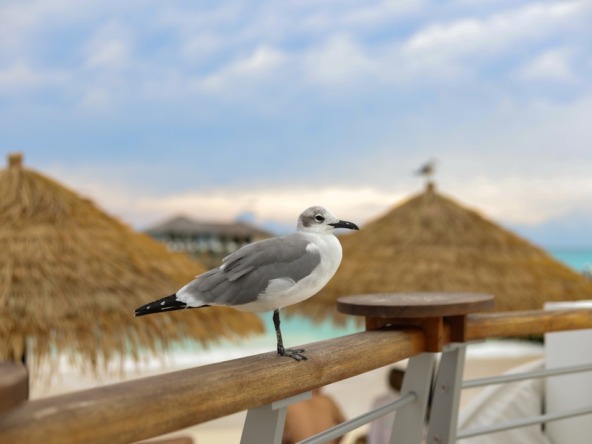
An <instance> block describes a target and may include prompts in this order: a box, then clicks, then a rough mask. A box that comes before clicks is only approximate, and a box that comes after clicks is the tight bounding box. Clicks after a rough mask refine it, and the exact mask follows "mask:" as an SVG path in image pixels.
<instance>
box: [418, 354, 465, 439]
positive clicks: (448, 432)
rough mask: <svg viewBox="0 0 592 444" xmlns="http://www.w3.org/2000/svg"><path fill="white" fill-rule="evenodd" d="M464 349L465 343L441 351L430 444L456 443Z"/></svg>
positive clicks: (430, 427) (431, 413) (430, 423)
mask: <svg viewBox="0 0 592 444" xmlns="http://www.w3.org/2000/svg"><path fill="white" fill-rule="evenodd" d="M465 349H466V346H465V345H464V344H451V345H450V346H449V347H448V348H447V349H445V350H444V351H443V352H442V357H441V358H440V365H439V367H438V373H437V375H436V383H435V385H434V395H433V399H432V408H431V412H430V421H429V426H428V440H427V443H428V444H453V443H454V442H456V428H457V424H458V408H459V401H460V392H461V389H462V375H463V369H464V362H465Z"/></svg>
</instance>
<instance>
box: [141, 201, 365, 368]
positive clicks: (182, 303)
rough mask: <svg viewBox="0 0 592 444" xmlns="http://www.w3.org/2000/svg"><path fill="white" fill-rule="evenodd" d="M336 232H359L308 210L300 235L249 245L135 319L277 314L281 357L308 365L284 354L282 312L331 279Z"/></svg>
mask: <svg viewBox="0 0 592 444" xmlns="http://www.w3.org/2000/svg"><path fill="white" fill-rule="evenodd" d="M335 228H347V229H350V230H358V229H359V228H358V226H357V225H356V224H354V223H352V222H347V221H343V220H339V219H338V218H337V217H335V216H334V215H333V213H331V212H330V211H329V210H327V209H325V208H323V207H319V206H314V207H310V208H308V209H307V210H305V211H304V212H303V213H302V214H301V215H300V217H299V218H298V227H297V231H296V233H292V234H288V235H286V236H281V237H275V238H271V239H265V240H261V241H258V242H254V243H252V244H248V245H245V246H244V247H242V248H240V249H239V250H237V251H235V252H234V253H232V254H230V255H229V256H227V257H226V258H224V259H223V260H222V262H223V263H222V265H220V266H219V267H218V268H214V269H212V270H210V271H207V272H205V273H203V274H200V275H199V276H197V277H196V278H195V279H194V280H192V281H191V282H189V283H188V284H187V285H185V286H184V287H183V288H181V289H180V290H179V291H177V292H176V293H175V294H172V295H170V296H166V297H164V298H162V299H159V300H157V301H154V302H150V303H149V304H146V305H143V306H142V307H139V308H137V309H136V311H135V316H144V315H147V314H152V313H161V312H166V311H172V310H179V309H184V308H199V307H207V306H211V305H219V306H228V307H233V308H235V309H237V310H241V311H252V312H260V311H271V310H273V323H274V326H275V332H276V336H277V352H278V354H279V355H281V356H289V357H291V358H294V359H295V360H297V361H301V360H306V356H304V355H303V354H302V353H303V352H304V350H302V349H286V348H284V344H283V340H282V333H281V330H280V314H279V310H280V309H281V308H282V307H286V306H288V305H292V304H296V303H298V302H301V301H303V300H305V299H308V298H310V297H311V296H313V295H315V294H316V293H318V292H319V291H320V290H321V289H322V288H323V287H324V286H325V285H326V284H327V282H329V280H330V279H331V278H332V277H333V275H334V274H335V272H336V271H337V268H338V267H339V264H340V263H341V256H342V252H341V244H340V243H339V241H338V240H337V238H336V237H335V236H334V235H333V231H334V229H335Z"/></svg>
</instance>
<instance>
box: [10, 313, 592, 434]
mask: <svg viewBox="0 0 592 444" xmlns="http://www.w3.org/2000/svg"><path fill="white" fill-rule="evenodd" d="M446 327H447V329H448V328H449V326H446ZM582 328H592V310H557V311H526V312H508V313H493V314H469V315H467V318H466V337H467V339H469V340H475V339H484V338H493V337H507V336H525V335H534V334H542V333H545V332H551V331H562V330H574V329H582ZM449 338H450V335H449V334H447V335H446V338H445V342H449V341H450V339H449ZM304 347H305V348H306V350H307V353H306V355H307V356H308V358H309V360H308V361H304V362H294V361H293V360H291V359H286V358H282V357H279V356H277V354H276V353H275V352H273V353H264V354H260V355H255V356H249V357H246V358H241V359H235V360H232V361H227V362H223V363H219V364H212V365H207V366H203V367H198V368H193V369H188V370H182V371H177V372H172V373H168V374H162V375H157V376H151V377H148V378H142V379H137V380H133V381H128V382H122V383H119V384H113V385H109V386H104V387H99V388H95V389H90V390H84V391H79V392H75V393H71V394H66V395H60V396H54V397H51V398H44V399H39V400H34V401H27V402H24V403H21V404H20V405H19V406H17V407H16V408H13V409H11V410H10V411H8V412H5V413H4V414H0V443H2V444H4V443H11V444H20V443H23V444H24V443H34V442H43V443H47V444H53V443H56V444H57V443H60V444H68V443H78V442H84V443H86V444H92V443H97V444H99V443H104V442H109V443H114V444H116V443H122V444H123V443H129V442H133V441H139V440H142V439H145V438H150V437H154V436H158V435H160V434H164V433H168V432H172V431H175V430H179V429H182V428H185V427H188V426H191V425H195V424H200V423H203V422H206V421H210V420H212V419H216V418H220V417H222V416H226V415H230V414H232V413H236V412H240V411H243V410H246V409H249V408H252V407H257V406H260V405H263V404H268V403H270V402H273V401H276V400H280V399H284V398H287V397H290V396H293V395H296V394H298V393H302V392H305V391H309V390H312V389H314V388H317V387H321V386H324V385H327V384H331V383H333V382H337V381H341V380H343V379H346V378H350V377H352V376H356V375H359V374H362V373H365V372H368V371H371V370H374V369H376V368H380V367H383V366H385V365H389V364H391V363H394V362H397V361H400V360H402V359H405V358H408V357H411V356H413V355H416V354H418V353H421V352H423V351H425V350H426V332H425V331H423V330H422V329H420V328H404V329H393V328H392V327H387V328H384V329H379V330H372V331H365V332H361V333H356V334H353V335H348V336H343V337H340V338H335V339H330V340H326V341H322V342H317V343H314V344H308V345H305V346H304Z"/></svg>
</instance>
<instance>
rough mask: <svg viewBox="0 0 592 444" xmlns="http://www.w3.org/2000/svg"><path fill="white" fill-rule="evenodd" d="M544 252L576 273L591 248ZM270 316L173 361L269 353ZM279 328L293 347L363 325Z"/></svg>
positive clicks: (290, 323)
mask: <svg viewBox="0 0 592 444" xmlns="http://www.w3.org/2000/svg"><path fill="white" fill-rule="evenodd" d="M547 252H548V253H549V254H550V255H551V256H552V257H554V258H555V259H557V260H558V261H560V262H562V263H564V264H565V265H567V266H568V267H570V268H572V269H573V270H574V271H576V272H578V273H580V272H582V271H583V270H584V269H586V268H587V267H592V248H588V249H586V248H549V249H547ZM271 317H272V314H271V313H264V314H262V315H261V318H262V320H263V323H264V325H265V327H266V332H265V334H263V335H260V336H256V337H252V338H249V339H245V340H241V341H240V342H229V341H224V342H222V343H220V344H214V345H211V346H209V347H207V348H205V349H204V348H203V347H202V346H200V345H195V343H184V344H179V345H178V346H177V347H175V348H173V350H172V352H173V355H174V360H175V362H176V363H178V364H179V363H180V361H179V360H181V361H182V362H186V360H189V361H190V362H186V363H187V364H189V363H191V364H193V365H201V364H209V363H213V362H220V361H223V360H229V359H235V358H239V357H242V356H247V355H253V354H258V353H264V352H269V351H273V350H274V349H275V344H276V338H275V331H274V329H273V323H272V318H271ZM281 328H282V336H283V339H284V345H285V346H286V347H295V346H300V345H303V344H308V343H311V342H318V341H323V340H326V339H330V338H335V337H339V336H345V335H348V334H352V333H356V332H359V331H362V329H363V326H361V325H358V324H356V323H355V320H354V319H352V320H351V322H350V323H349V324H347V325H345V326H343V327H336V326H334V325H333V324H332V323H331V322H330V321H326V322H323V323H321V324H314V323H313V322H311V321H310V320H309V319H308V318H306V317H304V316H290V317H287V316H285V315H284V316H282V323H281Z"/></svg>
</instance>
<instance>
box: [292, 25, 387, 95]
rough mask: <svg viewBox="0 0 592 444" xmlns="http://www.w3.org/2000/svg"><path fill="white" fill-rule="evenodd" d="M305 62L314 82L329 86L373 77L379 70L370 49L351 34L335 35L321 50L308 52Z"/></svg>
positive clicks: (308, 75)
mask: <svg viewBox="0 0 592 444" xmlns="http://www.w3.org/2000/svg"><path fill="white" fill-rule="evenodd" d="M302 65H303V70H304V72H305V73H306V75H307V77H308V78H309V79H310V80H311V81H312V82H318V83H321V84H323V85H324V86H329V87H340V86H343V84H350V83H351V82H355V81H359V80H360V79H363V78H368V77H374V76H375V75H376V72H377V69H378V66H377V61H376V60H373V59H372V58H370V57H369V55H368V54H367V49H366V48H364V47H362V46H360V45H359V44H358V43H357V42H355V41H354V40H353V39H352V38H351V37H350V36H348V35H337V36H332V37H331V38H330V39H329V40H328V41H326V42H325V43H324V44H323V45H322V46H320V47H319V48H318V49H317V48H315V49H312V50H310V51H308V52H307V53H305V54H304V55H303V57H302Z"/></svg>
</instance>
